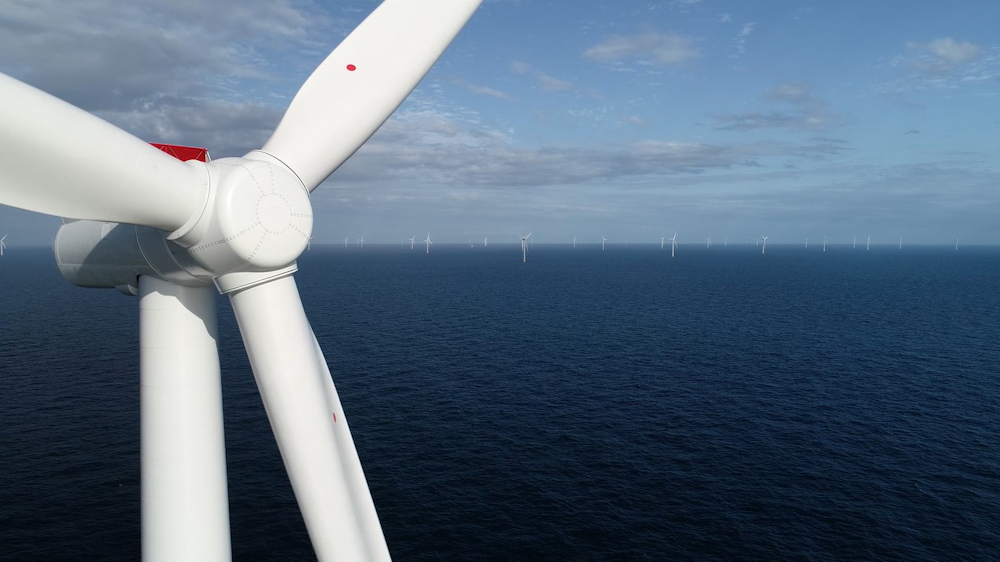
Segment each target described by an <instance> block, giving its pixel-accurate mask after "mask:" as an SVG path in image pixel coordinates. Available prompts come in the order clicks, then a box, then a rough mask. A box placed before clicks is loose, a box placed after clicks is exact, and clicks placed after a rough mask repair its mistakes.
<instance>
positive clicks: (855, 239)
mask: <svg viewBox="0 0 1000 562" xmlns="http://www.w3.org/2000/svg"><path fill="white" fill-rule="evenodd" d="M852 249H854V250H857V249H858V235H857V234H855V235H854V248H852Z"/></svg>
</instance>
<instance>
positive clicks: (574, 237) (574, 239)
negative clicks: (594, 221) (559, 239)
mask: <svg viewBox="0 0 1000 562" xmlns="http://www.w3.org/2000/svg"><path fill="white" fill-rule="evenodd" d="M573 247H574V248H576V235H573Z"/></svg>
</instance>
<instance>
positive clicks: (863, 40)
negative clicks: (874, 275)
mask: <svg viewBox="0 0 1000 562" xmlns="http://www.w3.org/2000/svg"><path fill="white" fill-rule="evenodd" d="M374 6H375V3H374V2H280V1H270V2H257V1H237V0H221V1H218V2H211V3H207V2H206V3H202V2H198V1H196V0H179V1H175V2H169V3H163V2H147V1H145V0H142V1H136V2H122V1H111V0H88V1H87V2H59V1H56V0H8V1H7V2H5V3H4V8H3V9H2V10H0V71H2V72H4V73H7V74H10V75H12V76H14V77H17V78H19V79H21V80H23V81H25V82H28V83H29V84H32V85H34V86H36V87H39V88H42V89H44V90H46V91H49V92H50V93H53V94H55V95H57V96H59V97H61V98H63V99H65V100H67V101H69V102H71V103H74V104H76V105H78V106H80V107H82V108H84V109H86V110H88V111H91V112H93V113H95V114H97V115H99V116H101V117H103V118H105V119H107V120H108V121H111V122H112V123H115V124H116V125H118V126H120V127H122V128H124V129H126V130H128V131H130V132H132V133H133V134H135V135H137V136H139V137H140V138H143V139H145V140H148V141H153V142H167V143H177V144H191V145H196V146H205V147H207V148H209V150H210V152H211V154H212V155H213V156H214V157H216V158H218V157H222V156H234V155H241V154H243V153H245V152H246V151H248V150H251V149H253V148H256V147H259V146H260V145H261V144H263V142H264V141H265V140H266V139H267V137H268V136H269V134H270V131H271V130H272V129H273V127H274V126H275V124H276V123H277V121H278V120H279V119H280V117H281V114H282V112H283V110H284V108H285V106H286V105H287V103H288V102H289V101H290V99H291V98H292V96H294V94H295V92H296V91H297V89H298V86H299V85H300V84H301V83H302V81H303V80H305V78H306V77H307V76H308V75H309V73H310V72H311V71H312V69H313V68H315V67H316V66H317V65H318V64H319V63H320V62H321V61H322V59H323V58H324V57H325V56H326V54H327V53H328V52H329V51H330V50H331V49H333V48H334V47H335V46H336V45H337V43H338V42H339V41H340V40H341V39H342V38H343V37H344V36H345V35H346V33H348V32H349V31H350V30H351V29H352V28H353V27H354V25H356V24H357V23H358V22H359V21H361V19H363V18H364V16H365V15H366V14H367V13H368V12H370V11H371V10H372V9H373V8H374ZM997 21H1000V3H997V2H987V1H967V2H944V1H934V2H925V1H919V0H914V1H907V2H895V1H894V2H889V1H884V2H880V1H836V2H834V1H823V2H792V1H780V2H777V1H775V2H764V1H750V0H747V1H738V2H714V1H710V0H701V1H694V0H686V1H656V2H649V1H647V2H639V1H631V0H617V1H608V0H604V1H598V0H585V1H584V0H581V1H570V0H560V1H552V2H546V1H536V0H521V1H515V0H487V1H486V2H485V4H484V5H483V6H482V7H481V8H480V10H479V12H477V14H476V15H475V16H474V17H473V19H472V21H471V22H470V23H469V25H468V26H467V27H466V28H465V29H464V30H463V32H462V33H461V34H460V35H459V37H458V38H457V39H456V41H455V42H454V43H453V44H452V46H451V48H450V49H449V50H448V51H447V52H446V53H445V55H444V56H443V57H442V59H441V60H440V61H439V62H438V64H437V65H436V66H435V67H434V69H432V71H431V72H430V74H428V76H427V77H426V78H425V79H424V81H423V82H422V83H421V84H420V86H418V88H417V89H416V90H415V91H414V93H413V94H412V95H411V97H410V98H409V99H408V100H407V102H405V103H404V105H403V106H402V107H401V108H400V110H399V111H397V113H396V114H395V115H394V116H393V117H392V118H391V119H390V121H389V122H387V123H386V124H385V125H384V126H383V128H382V129H381V130H380V131H379V132H378V133H376V134H375V135H374V136H373V137H372V139H371V140H370V141H369V143H368V144H367V145H366V146H365V147H363V148H362V149H361V150H360V151H359V152H358V153H357V154H355V156H354V157H353V158H352V159H351V160H350V161H348V163H347V164H345V165H344V166H343V167H342V168H341V169H339V170H338V171H337V172H336V173H334V175H333V176H331V177H330V179H328V180H327V181H326V182H325V184H324V185H322V186H321V187H320V188H319V189H318V190H317V191H316V192H315V193H314V194H313V205H314V211H315V216H316V220H315V226H314V234H315V240H314V243H316V242H328V243H336V242H339V241H340V240H342V239H343V238H344V237H345V236H350V237H352V238H354V237H357V236H360V235H362V234H363V235H364V237H365V240H366V241H370V242H383V243H398V242H399V241H400V239H402V238H409V237H410V236H413V235H418V238H419V239H422V238H423V236H422V235H423V234H426V232H427V231H430V232H431V233H432V236H433V238H434V240H435V241H436V242H465V241H467V240H469V239H475V240H481V239H482V238H483V237H485V236H489V237H490V239H491V242H501V241H506V240H507V239H509V242H511V243H518V240H517V238H516V236H515V235H514V233H515V232H526V231H529V230H533V231H534V232H535V237H537V241H538V242H568V241H569V240H571V239H572V237H573V236H574V235H576V236H578V238H579V240H580V241H582V242H595V241H599V240H600V238H601V235H602V234H603V235H605V236H607V237H608V238H609V240H610V241H611V242H621V241H624V240H625V238H628V239H629V240H630V242H632V243H636V242H649V243H654V242H655V243H659V237H661V236H668V237H669V236H670V235H671V234H673V232H674V231H676V232H677V233H678V240H679V241H680V242H682V243H683V242H687V243H701V242H702V241H704V239H705V238H706V237H707V236H712V237H713V238H714V239H715V240H721V239H723V238H725V237H728V238H729V239H730V240H734V241H740V240H743V239H745V238H750V239H751V240H752V239H753V237H754V236H756V235H757V234H759V233H761V232H763V233H765V234H769V235H770V238H769V242H772V243H800V242H801V241H803V240H804V239H805V238H807V237H808V238H810V239H812V240H816V241H818V240H820V239H821V238H822V237H823V236H824V235H826V236H828V237H829V239H830V240H831V242H833V243H850V241H851V239H852V237H853V236H854V235H858V237H859V238H863V237H865V236H867V235H868V234H871V236H872V240H873V242H880V243H895V242H896V240H897V239H898V237H899V236H902V237H903V238H904V240H906V241H907V242H910V243H934V244H953V243H954V240H955V238H956V237H960V238H961V239H962V240H963V241H964V242H966V243H970V244H973V243H980V244H996V243H1000V170H998V167H997V164H996V160H997V155H998V150H997V149H998V145H1000V141H998V140H997V139H1000V39H998V37H997V34H996V22H997ZM390 40H391V39H390ZM95 148H98V147H95ZM58 224H59V223H58V219H53V218H48V217H43V216H41V215H36V214H32V213H27V212H23V211H18V210H15V209H10V208H8V207H4V208H3V209H0V231H3V232H5V233H9V234H10V236H9V237H8V239H7V242H8V244H9V245H11V246H16V245H19V244H47V243H49V242H51V240H52V239H53V237H54V235H55V231H56V229H57V228H58Z"/></svg>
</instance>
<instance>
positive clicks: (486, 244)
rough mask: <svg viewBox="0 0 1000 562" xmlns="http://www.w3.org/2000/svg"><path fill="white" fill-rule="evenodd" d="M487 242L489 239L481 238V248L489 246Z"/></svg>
mask: <svg viewBox="0 0 1000 562" xmlns="http://www.w3.org/2000/svg"><path fill="white" fill-rule="evenodd" d="M489 242H490V239H489V237H486V238H483V247H484V248H485V247H487V246H489Z"/></svg>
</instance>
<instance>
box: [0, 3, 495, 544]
mask: <svg viewBox="0 0 1000 562" xmlns="http://www.w3.org/2000/svg"><path fill="white" fill-rule="evenodd" d="M479 4H480V0H437V1H435V2H431V3H428V2H419V1H412V0H386V1H385V2H384V3H382V4H381V5H380V6H378V7H377V8H375V10H374V11H373V12H372V13H371V15H369V16H368V17H367V18H366V19H365V20H364V21H363V22H362V23H361V24H360V25H359V26H358V27H357V29H355V30H354V31H353V32H352V33H351V34H350V35H348V36H347V37H346V38H345V39H344V40H343V42H342V43H341V44H340V45H339V46H338V47H337V48H336V49H335V50H334V51H333V52H332V53H331V54H330V55H329V56H328V57H327V58H326V59H325V60H324V61H323V63H322V64H320V66H319V67H318V68H317V69H316V70H315V71H314V72H313V74H312V75H311V76H310V77H309V79H308V80H307V81H306V82H305V84H304V85H303V86H302V88H301V89H300V90H299V91H298V93H297V94H296V95H295V97H294V98H293V99H292V102H291V104H290V105H289V107H288V109H287V111H286V112H285V114H284V116H283V117H282V119H281V121H280V122H279V123H278V126H277V128H276V129H275V130H274V132H273V133H272V134H271V136H270V138H269V139H268V140H267V141H266V142H265V143H264V145H263V147H262V148H261V149H260V150H253V151H251V152H249V153H247V154H246V155H245V156H242V157H236V158H224V159H220V160H216V161H211V162H209V161H207V160H208V159H207V157H205V156H204V155H205V152H204V151H201V153H200V154H201V156H199V159H198V160H190V161H187V162H182V161H181V160H179V159H177V158H175V157H174V156H171V155H168V154H167V153H165V152H163V151H161V150H159V149H158V148H155V147H153V146H150V145H149V144H147V143H146V142H145V141H143V140H140V139H138V138H136V137H134V136H132V135H131V134H129V133H126V132H125V131H123V130H121V129H118V128H117V127H115V126H113V125H111V124H109V123H107V122H106V121H103V120H101V119H100V118H99V117H96V116H94V115H91V114H88V113H86V112H85V111H83V110H80V109H78V108H76V107H74V106H72V105H70V104H68V103H66V102H63V101H61V100H59V99H57V98H55V97H53V96H51V95H49V94H46V93H44V92H42V91H40V90H37V89H35V88H33V87H31V86H28V85H26V84H24V83H22V82H20V81H18V80H15V79H13V78H10V77H8V76H6V75H4V74H0V100H2V103H0V123H2V126H0V186H3V187H2V189H0V204H3V205H11V206H14V207H19V208H22V209H26V210H30V211H34V212H39V213H45V214H49V215H54V216H61V217H66V218H71V219H80V220H74V221H67V222H65V224H63V225H62V227H61V228H60V229H59V233H58V234H57V235H56V241H55V244H54V246H55V253H56V255H57V256H58V258H57V261H58V264H59V266H60V271H61V273H62V274H63V275H64V276H65V277H66V278H67V279H68V280H69V281H70V282H72V283H74V284H76V285H80V286H89V287H106V288H118V289H119V290H120V291H122V292H124V293H127V294H132V295H138V296H139V300H138V306H139V346H140V352H139V355H140V357H139V371H140V372H139V387H140V392H139V400H140V408H139V411H140V432H139V433H140V467H141V469H140V473H141V478H140V482H141V484H140V486H141V490H140V498H141V502H142V521H141V532H142V539H141V544H142V557H143V560H144V561H146V562H151V561H160V560H230V559H231V558H232V549H231V546H230V534H229V527H230V523H229V500H228V491H227V485H226V464H225V463H226V461H225V459H226V456H225V442H224V437H223V418H222V385H221V376H220V368H219V356H218V347H217V344H216V328H215V327H216V311H215V301H216V299H215V291H216V290H218V291H219V292H221V293H222V294H225V295H227V296H228V297H229V299H230V302H231V304H232V309H233V312H234V313H235V315H236V321H237V324H238V326H239V329H240V332H241V334H242V337H243V343H244V345H245V347H246V350H247V355H248V357H249V364H250V367H251V368H252V370H253V375H254V377H255V379H256V382H257V388H258V389H259V391H260V394H261V398H262V401H263V404H264V405H265V410H266V412H267V416H268V419H269V421H270V423H271V427H272V430H273V432H274V437H275V439H276V440H277V443H278V450H279V451H280V453H281V456H282V459H283V461H284V465H285V469H286V471H287V472H288V476H289V479H290V480H291V485H292V490H293V492H294V493H295V497H296V499H297V500H298V503H299V508H300V510H301V512H302V518H303V520H304V522H305V526H306V530H307V531H308V534H309V538H310V540H311V542H312V546H313V549H314V550H315V552H316V557H317V559H318V560H320V561H323V562H326V561H332V560H337V561H356V560H389V550H388V547H387V546H386V543H385V538H384V536H383V533H382V528H381V525H380V523H379V519H378V514H377V513H376V511H375V505H374V503H373V501H372V498H371V493H370V491H369V489H368V484H367V481H366V480H365V475H364V471H363V470H362V467H361V462H360V460H359V459H358V454H357V451H356V449H355V446H354V440H353V438H352V436H351V431H350V428H349V426H348V424H347V420H346V419H345V417H344V410H343V408H342V407H341V403H340V399H339V398H338V396H337V390H336V388H335V387H334V385H333V381H332V379H331V377H330V371H329V368H328V367H327V363H326V359H325V358H324V357H323V355H322V351H321V350H320V347H319V344H318V341H317V339H316V336H315V335H314V334H313V330H312V327H311V326H310V324H309V320H308V319H307V317H306V314H305V311H304V310H303V306H302V301H301V300H300V298H299V293H298V290H297V288H296V283H295V279H294V278H293V277H292V275H293V273H295V272H296V271H297V266H296V259H297V258H298V257H299V255H300V254H301V253H302V252H303V251H304V250H305V249H306V247H307V244H308V239H309V236H310V235H311V233H312V227H313V209H312V205H311V203H310V193H311V192H312V191H313V190H315V189H316V188H317V187H318V186H319V185H320V183H322V182H323V181H324V180H325V179H326V178H327V177H328V176H329V175H330V174H331V173H333V171H334V170H336V169H337V168H339V167H340V165H341V164H343V163H344V162H345V161H346V160H347V159H348V158H349V157H350V156H351V155H352V154H354V153H355V152H356V151H357V150H358V148H359V147H360V146H361V145H362V144H364V142H365V141H366V140H367V139H368V138H369V137H370V136H371V135H372V134H373V133H374V132H375V131H376V130H377V129H378V128H379V127H380V126H381V124H382V123H383V122H384V121H385V120H386V119H387V118H388V117H389V116H390V115H391V114H392V112H393V111H395V109H396V108H397V107H398V106H399V105H400V104H401V103H402V102H403V100H404V99H405V98H406V97H407V96H408V95H409V93H410V91H411V90H412V89H413V88H414V87H415V86H416V85H417V83H418V82H419V81H420V80H421V78H422V77H423V76H424V74H426V72H427V71H428V70H429V69H430V67H431V66H432V65H433V64H434V62H435V61H436V60H437V58H438V57H439V56H440V55H441V53H442V52H443V51H444V49H445V48H447V46H448V44H449V43H451V41H452V39H453V38H454V37H455V35H456V34H457V33H458V32H459V30H460V29H461V28H462V27H463V26H464V25H465V22H466V21H467V20H468V19H469V18H470V17H471V16H472V14H473V12H475V10H476V8H477V7H478V6H479ZM152 70H153V71H155V69H152ZM86 147H94V149H93V150H88V149H86ZM98 256H100V259H94V258H97V257H98ZM180 414H183V415H180ZM279 540H280V538H279Z"/></svg>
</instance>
